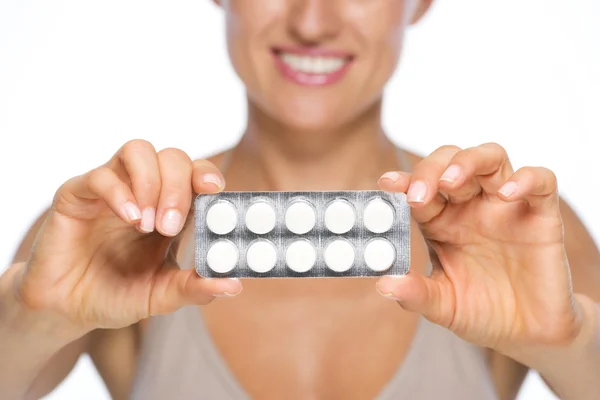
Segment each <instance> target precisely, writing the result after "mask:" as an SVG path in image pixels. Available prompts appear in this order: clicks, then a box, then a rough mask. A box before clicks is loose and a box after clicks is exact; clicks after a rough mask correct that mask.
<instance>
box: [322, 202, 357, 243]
mask: <svg viewBox="0 0 600 400" xmlns="http://www.w3.org/2000/svg"><path fill="white" fill-rule="evenodd" d="M355 222H356V213H355V212H354V207H352V206H351V205H350V203H348V202H347V201H345V200H335V201H333V202H332V203H330V204H329V206H328V207H327V210H325V226H326V227H327V229H329V231H331V232H333V233H335V234H338V235H341V234H343V233H346V232H348V231H349V230H350V229H352V227H353V226H354V223H355Z"/></svg>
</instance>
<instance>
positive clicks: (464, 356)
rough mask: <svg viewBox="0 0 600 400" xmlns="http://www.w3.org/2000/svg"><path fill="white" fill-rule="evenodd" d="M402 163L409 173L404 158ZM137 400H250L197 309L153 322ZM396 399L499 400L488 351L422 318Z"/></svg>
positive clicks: (393, 393)
mask: <svg viewBox="0 0 600 400" xmlns="http://www.w3.org/2000/svg"><path fill="white" fill-rule="evenodd" d="M398 157H399V163H400V165H401V166H402V167H403V169H404V170H409V169H410V168H409V164H408V163H406V162H403V161H405V159H404V155H403V153H402V152H399V154H398ZM227 163H228V160H227V161H225V160H224V164H227ZM222 167H223V168H222V170H223V169H225V168H226V165H223V166H222ZM131 399H133V400H154V399H156V400H170V399H177V400H188V399H189V400H191V399H206V400H245V399H250V396H249V395H248V394H247V393H245V391H244V389H243V387H242V386H241V385H240V384H239V382H237V381H236V379H235V376H234V375H233V373H232V372H231V371H230V370H229V368H228V366H227V364H226V362H225V360H224V359H223V358H222V357H221V355H220V354H219V351H218V349H217V347H216V345H215V344H214V342H213V341H212V338H211V336H210V333H209V331H208V329H207V327H206V326H205V324H204V322H203V320H202V315H201V313H200V312H199V311H198V309H197V307H187V308H183V309H180V310H179V311H177V312H175V313H173V314H170V315H166V316H160V317H154V318H153V319H152V320H151V321H150V324H149V325H148V329H147V332H146V334H145V337H144V341H143V344H142V348H141V354H140V359H139V364H138V370H137V374H136V378H135V380H134V387H133V392H132V395H131ZM392 399H410V400H435V399H444V400H495V399H497V396H496V393H495V391H494V386H493V383H492V380H491V376H490V374H489V367H488V365H487V362H486V359H485V353H484V351H483V350H482V349H480V348H478V347H476V346H473V345H471V344H469V343H467V342H465V341H463V340H462V339H460V338H458V337H457V336H456V335H454V334H453V333H452V332H450V331H448V330H446V329H444V328H441V327H439V326H437V325H434V324H432V323H430V322H428V321H427V320H425V319H423V318H422V319H421V320H420V321H419V324H418V327H417V330H416V333H415V337H414V339H413V342H412V344H411V347H410V349H409V351H408V353H407V355H406V357H405V359H404V361H403V362H402V365H401V366H400V367H399V368H398V370H397V371H396V373H395V374H394V376H393V377H392V379H391V380H390V381H389V382H388V384H387V385H386V386H385V387H384V388H383V389H382V391H381V393H380V394H379V395H378V396H377V397H376V400H392ZM328 400H329V399H328ZM336 400H337V399H336Z"/></svg>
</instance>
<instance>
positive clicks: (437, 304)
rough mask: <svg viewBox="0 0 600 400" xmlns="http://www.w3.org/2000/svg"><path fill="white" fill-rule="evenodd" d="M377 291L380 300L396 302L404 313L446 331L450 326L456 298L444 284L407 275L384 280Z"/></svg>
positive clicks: (445, 283)
mask: <svg viewBox="0 0 600 400" xmlns="http://www.w3.org/2000/svg"><path fill="white" fill-rule="evenodd" d="M444 277H445V275H444ZM376 287H377V291H378V292H379V293H380V294H381V295H382V296H384V297H386V298H388V299H391V300H396V301H397V302H398V304H399V305H400V306H401V307H402V308H403V309H404V310H406V311H411V312H416V313H419V314H421V315H422V316H423V317H425V318H426V319H428V320H429V321H431V322H433V323H434V324H437V325H441V326H443V327H445V328H450V326H451V325H452V320H453V316H454V310H455V298H454V295H453V291H452V286H451V285H450V282H448V281H447V280H443V279H437V277H426V276H424V275H421V274H419V273H417V272H414V271H409V272H408V273H407V274H406V275H403V276H384V277H382V278H381V279H380V280H379V281H378V282H377V285H376Z"/></svg>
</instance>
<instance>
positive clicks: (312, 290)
mask: <svg viewBox="0 0 600 400" xmlns="http://www.w3.org/2000/svg"><path fill="white" fill-rule="evenodd" d="M374 285H375V281H374V280H372V279H368V280H367V279H364V280H358V279H357V280H335V281H334V280H300V281H293V280H291V281H288V282H284V281H279V282H275V281H248V282H246V283H245V287H244V293H243V295H240V297H239V298H236V299H227V300H222V301H217V302H215V303H213V304H212V305H211V306H210V307H207V308H205V309H204V310H203V311H202V312H203V314H204V315H203V318H204V321H205V324H206V326H207V329H208V331H209V334H210V336H211V338H212V341H213V342H214V345H215V347H216V348H217V350H218V352H219V353H220V355H221V357H222V358H223V360H224V361H225V363H226V364H227V367H228V368H229V370H230V371H231V372H232V374H233V375H234V377H235V379H236V380H237V381H238V382H239V383H240V384H241V386H242V387H243V388H244V390H245V391H246V392H247V393H248V394H249V395H250V396H251V397H252V398H260V399H281V398H286V399H293V398H298V399H313V398H314V399H324V398H345V399H352V398H357V399H358V398H360V399H365V398H375V397H376V396H377V394H379V393H380V392H381V390H382V388H383V387H384V386H385V385H386V383H387V382H389V381H390V379H392V377H393V376H394V375H395V373H396V372H397V371H398V369H399V367H400V365H401V364H402V361H403V359H404V358H405V356H406V354H407V352H408V349H409V347H410V344H411V342H412V339H413V337H414V335H415V330H416V327H417V321H418V319H417V317H416V316H415V315H413V314H408V313H406V312H404V311H402V310H401V309H400V307H398V305H397V304H395V303H394V302H391V301H388V300H386V299H383V298H381V296H379V295H377V293H376V292H375V291H374V289H373V288H374ZM290 395H291V396H292V397H290Z"/></svg>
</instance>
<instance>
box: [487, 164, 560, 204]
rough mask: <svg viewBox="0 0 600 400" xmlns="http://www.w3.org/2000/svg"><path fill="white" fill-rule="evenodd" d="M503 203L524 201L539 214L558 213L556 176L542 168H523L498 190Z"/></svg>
mask: <svg viewBox="0 0 600 400" xmlns="http://www.w3.org/2000/svg"><path fill="white" fill-rule="evenodd" d="M498 197H499V198H501V199H502V200H504V201H509V202H514V201H519V200H525V201H527V203H529V205H530V206H531V207H532V208H533V209H535V210H539V211H540V212H543V213H547V212H553V213H558V212H559V196H558V184H557V180H556V175H554V173H553V172H552V171H550V170H549V169H547V168H543V167H523V168H520V169H519V170H518V171H517V172H515V173H514V174H513V176H511V177H510V178H509V180H508V181H506V182H505V183H504V185H503V186H502V187H501V188H500V189H499V190H498Z"/></svg>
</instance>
